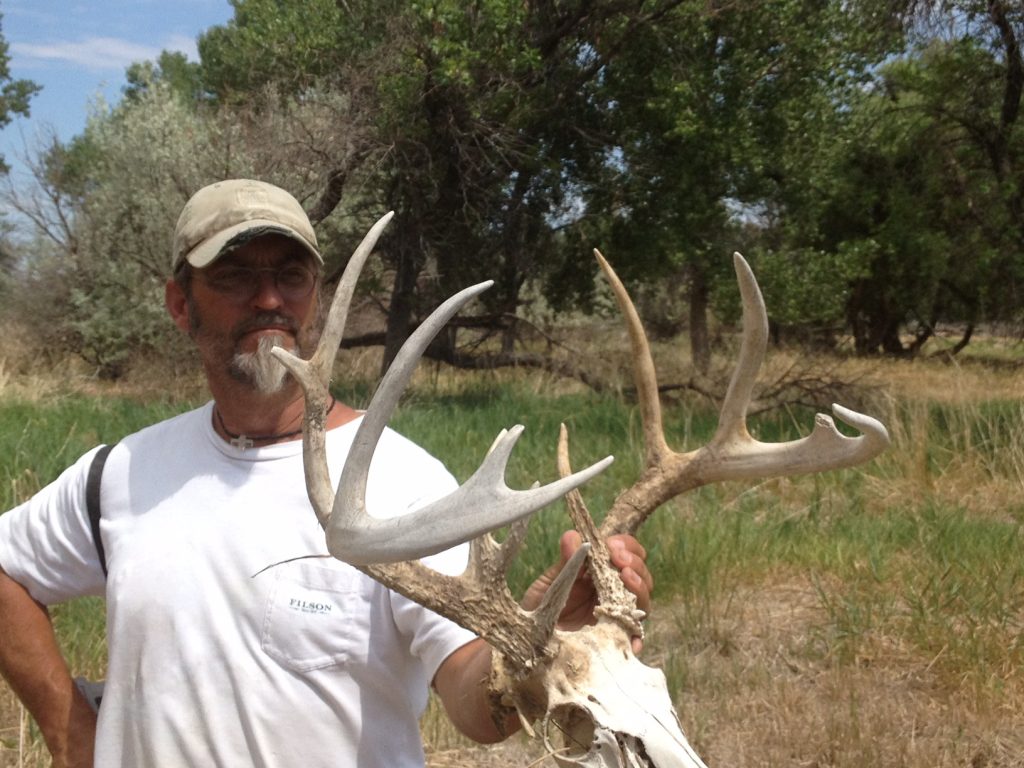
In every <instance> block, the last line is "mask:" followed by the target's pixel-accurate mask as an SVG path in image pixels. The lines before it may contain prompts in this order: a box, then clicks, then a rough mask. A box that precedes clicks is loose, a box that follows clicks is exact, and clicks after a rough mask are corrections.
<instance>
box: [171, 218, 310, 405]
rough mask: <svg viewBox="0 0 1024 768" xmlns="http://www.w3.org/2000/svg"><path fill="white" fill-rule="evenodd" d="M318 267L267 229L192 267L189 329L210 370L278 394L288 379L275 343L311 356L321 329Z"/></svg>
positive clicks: (299, 249)
mask: <svg viewBox="0 0 1024 768" xmlns="http://www.w3.org/2000/svg"><path fill="white" fill-rule="evenodd" d="M316 276H317V267H316V264H315V262H314V260H313V258H312V257H311V256H310V255H309V254H308V253H307V252H306V251H305V249H303V248H302V246H300V245H299V244H298V243H296V242H295V241H294V240H291V239H290V238H287V237H284V236H283V235H264V236H262V237H258V238H255V239H253V240H250V241H249V242H248V243H246V244H245V245H243V246H241V247H240V248H238V249H237V250H235V251H233V252H232V253H230V254H226V255H225V256H222V257H221V258H219V259H218V260H217V261H215V262H214V263H213V264H211V265H210V266H209V267H207V268H206V269H197V270H194V271H193V273H192V279H191V287H190V290H189V291H187V295H186V300H187V311H188V330H189V333H190V335H191V336H192V338H193V339H194V340H195V342H196V345H197V347H198V348H199V354H200V356H201V357H202V359H203V364H204V365H205V366H206V368H207V370H208V371H211V372H217V371H223V372H226V373H227V374H228V375H229V376H230V377H231V378H232V379H234V380H235V381H239V382H242V383H244V384H248V385H250V386H251V387H253V388H254V389H255V390H257V391H259V392H262V393H265V394H272V393H274V392H277V391H279V390H280V389H281V388H283V387H284V385H285V383H286V382H287V381H289V380H290V379H289V377H288V374H287V371H286V369H285V368H284V366H282V365H281V364H280V363H279V362H278V361H277V360H276V359H275V358H274V356H273V355H271V354H270V350H271V349H272V348H273V347H275V346H280V347H283V348H285V349H288V350H291V351H296V352H297V353H298V354H300V355H301V356H303V357H308V356H309V354H310V353H311V351H312V349H313V347H314V346H315V344H316V340H317V338H318V336H319V332H320V323H319V313H318V302H317V283H318V280H317V277H316Z"/></svg>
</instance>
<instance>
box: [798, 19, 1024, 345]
mask: <svg viewBox="0 0 1024 768" xmlns="http://www.w3.org/2000/svg"><path fill="white" fill-rule="evenodd" d="M944 10H946V11H948V12H949V14H948V15H947V16H944V17H943V18H944V19H946V20H947V21H945V22H943V24H945V25H943V24H939V23H938V22H937V21H936V20H935V18H934V17H930V16H920V15H919V16H916V17H914V19H915V22H914V24H913V25H912V26H911V30H910V34H911V37H910V43H909V45H908V47H907V50H906V51H905V52H904V53H903V54H902V55H901V56H898V57H893V59H892V60H890V61H889V62H887V63H886V64H885V66H883V67H880V68H879V69H878V70H877V73H876V75H877V76H876V78H875V80H874V83H873V85H872V87H871V88H868V89H865V90H864V91H863V92H862V93H861V94H860V95H859V96H858V97H857V98H855V99H853V100H851V101H850V102H848V104H847V106H848V108H847V109H846V110H845V111H844V113H843V115H842V120H841V121H839V122H837V123H836V125H835V128H834V130H833V131H831V132H830V136H831V137H833V139H834V140H832V141H830V142H829V144H828V145H827V146H823V145H821V144H820V143H818V144H816V145H815V149H816V150H817V151H818V156H817V157H816V158H813V159H806V160H805V162H804V165H803V166H802V167H803V170H804V172H803V174H802V175H803V178H804V179H806V180H808V181H809V183H808V184H807V186H806V189H807V191H806V192H804V191H803V190H802V189H799V188H790V189H789V190H787V199H786V204H785V206H786V207H785V209H786V211H787V213H788V216H789V220H788V221H787V223H786V225H785V226H784V227H782V228H780V229H781V230H784V232H781V233H780V235H779V237H780V240H779V245H780V247H781V248H783V249H785V248H795V249H798V250H799V249H801V248H804V249H808V248H809V249H811V250H813V251H815V252H818V253H821V254H825V255H826V256H827V257H828V258H836V257H841V258H844V259H847V260H848V263H850V265H851V269H850V270H848V271H847V273H846V277H847V278H848V279H849V282H848V290H847V291H846V292H845V301H846V319H847V324H848V328H849V330H850V331H851V332H852V334H853V338H854V343H855V347H856V349H857V351H858V352H860V353H862V354H876V353H884V354H890V355H899V356H909V355H915V354H917V353H918V352H919V351H920V350H921V349H922V348H923V346H924V344H925V342H927V341H928V340H929V339H930V338H931V337H932V336H933V335H934V333H935V329H936V326H937V324H938V323H939V322H943V321H944V322H957V323H962V324H963V327H964V333H963V335H962V337H961V340H960V342H959V343H958V344H957V345H956V346H955V347H954V348H953V352H956V351H958V350H959V349H962V348H963V346H965V345H966V344H967V343H968V341H969V340H970V338H971V334H972V332H973V330H974V328H975V327H976V325H977V323H979V322H981V321H982V320H985V319H990V320H993V319H1012V318H1015V317H1019V313H1020V310H1021V296H1020V289H1021V279H1022V276H1024V273H1022V271H1024V263H1022V260H1021V258H1020V253H1021V245H1022V240H1021V233H1022V228H1021V218H1020V213H1021V209H1020V206H1021V194H1022V187H1021V184H1022V179H1021V165H1020V163H1021V151H1022V149H1024V144H1022V141H1024V136H1022V132H1021V129H1020V126H1019V124H1018V122H1019V121H1018V115H1019V108H1020V99H1021V90H1022V81H1024V68H1022V64H1021V55H1020V49H1019V44H1018V42H1017V41H1018V39H1019V34H1020V31H1021V24H1022V21H1024V14H1022V13H1021V12H1020V10H1019V9H1015V10H1014V11H1013V12H1012V13H1011V12H1010V10H1009V9H1008V8H1007V7H1005V6H1003V5H1002V4H1001V3H1000V2H998V0H993V2H989V3H986V4H983V5H981V4H976V3H956V4H953V3H951V4H947V6H945V8H944ZM908 331H909V335H908V333H907V332H908Z"/></svg>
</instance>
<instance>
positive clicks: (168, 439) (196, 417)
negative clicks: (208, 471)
mask: <svg viewBox="0 0 1024 768" xmlns="http://www.w3.org/2000/svg"><path fill="white" fill-rule="evenodd" d="M210 408H211V405H210V403H206V404H204V405H201V406H199V407H198V408H193V409H191V410H188V411H184V412H183V413H178V414H175V415H173V416H170V417H168V418H166V419H164V420H163V421H158V422H156V423H154V424H150V425H149V426H146V427H143V428H142V429H140V430H138V431H137V432H133V433H131V434H129V435H126V436H125V437H123V438H122V439H121V440H120V441H119V443H120V444H121V445H123V446H125V447H126V448H129V449H130V450H131V451H132V452H133V453H134V452H135V451H137V450H142V449H145V448H147V447H149V446H154V447H157V448H159V449H160V450H161V451H166V450H167V449H168V448H172V447H181V446H182V445H183V444H189V443H194V441H195V440H196V439H198V438H200V437H201V436H202V435H203V434H204V425H206V424H207V423H208V422H209V418H210V415H209V414H210Z"/></svg>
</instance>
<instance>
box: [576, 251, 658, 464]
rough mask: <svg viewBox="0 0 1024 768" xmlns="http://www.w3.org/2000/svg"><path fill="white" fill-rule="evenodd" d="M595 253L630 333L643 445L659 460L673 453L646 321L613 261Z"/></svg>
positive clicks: (653, 459)
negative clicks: (638, 311) (644, 325)
mask: <svg viewBox="0 0 1024 768" xmlns="http://www.w3.org/2000/svg"><path fill="white" fill-rule="evenodd" d="M594 256H595V257H596V258H597V263H598V264H600V266H601V271H603V272H604V275H605V279H607V280H608V284H609V285H610V286H611V289H612V293H613V294H614V296H615V302H616V303H617V304H618V305H619V311H620V312H621V313H622V318H623V320H625V322H626V330H627V331H628V333H629V347H630V350H631V352H632V360H633V379H634V383H635V384H636V394H637V402H638V405H639V407H640V420H641V421H642V422H643V429H644V449H645V453H646V458H647V463H648V464H650V463H652V462H656V461H659V460H660V458H661V457H664V456H666V455H668V454H671V453H672V451H671V450H670V449H669V447H668V444H667V443H666V442H665V432H664V428H663V427H662V421H661V400H660V399H659V397H658V374H657V372H656V371H655V368H654V359H653V358H652V357H651V347H650V345H649V344H648V343H647V334H646V333H644V328H643V324H642V323H641V322H640V315H639V314H638V313H637V311H636V307H635V306H634V305H633V301H632V300H631V299H630V298H629V293H628V292H627V291H626V287H625V286H624V285H623V284H622V281H621V280H619V276H618V275H617V274H615V270H614V269H612V267H611V264H609V263H608V261H607V260H606V259H605V257H604V256H602V255H601V252H600V251H599V250H597V248H595V249H594Z"/></svg>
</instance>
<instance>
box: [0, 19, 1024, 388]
mask: <svg viewBox="0 0 1024 768" xmlns="http://www.w3.org/2000/svg"><path fill="white" fill-rule="evenodd" d="M232 5H233V6H234V18H233V19H231V20H230V21H229V22H228V23H227V24H226V25H224V26H215V27H212V28H210V29H209V30H207V31H206V32H205V33H204V34H203V35H202V36H201V37H200V39H199V44H198V49H199V53H200V60H199V61H198V62H191V61H188V60H186V59H185V57H184V56H183V55H182V54H180V53H171V52H165V53H163V54H162V55H161V56H160V57H159V58H158V60H157V61H148V62H138V63H136V64H133V65H132V66H131V67H130V68H129V70H128V73H127V74H128V78H127V79H128V85H127V87H126V88H125V92H124V96H123V98H122V99H121V101H120V102H119V103H118V104H117V105H115V106H112V107H108V106H105V105H102V104H97V105H95V109H94V112H93V115H92V117H91V119H90V120H89V123H88V125H87V127H86V129H85V130H84V131H83V132H82V133H81V134H80V135H78V136H75V137H74V138H73V139H71V140H70V141H68V142H66V143H64V142H61V141H58V140H56V138H54V139H52V140H50V141H48V142H44V143H43V144H42V145H41V146H37V147H35V148H34V149H33V150H32V151H31V152H30V157H29V161H30V167H31V168H32V171H33V175H34V183H33V184H32V185H29V186H27V187H26V186H17V185H15V184H14V183H13V182H12V181H10V180H8V181H7V183H6V185H5V188H4V190H3V195H4V198H5V200H6V203H7V204H8V205H9V206H10V207H11V209H13V210H15V211H18V212H19V213H20V220H21V221H22V222H24V221H26V220H27V221H29V222H31V226H30V227H28V228H26V227H24V226H22V227H20V228H15V227H14V226H13V220H12V219H10V218H9V219H8V220H7V221H6V222H5V225H4V227H3V235H2V243H0V306H2V308H3V309H2V311H3V313H4V315H5V317H4V318H3V319H4V322H5V323H8V324H10V323H21V324H22V325H27V326H28V327H30V328H31V329H32V333H33V335H34V336H35V337H36V338H37V339H38V343H39V346H40V348H41V349H46V350H55V351H57V352H63V353H68V352H70V353H74V354H77V355H80V356H82V357H83V358H85V359H86V360H87V361H89V362H90V363H91V364H93V365H95V366H96V368H97V370H98V371H99V372H100V373H101V374H102V375H104V376H107V377H118V376H121V375H123V374H124V373H125V372H126V371H127V370H129V369H130V367H131V366H132V365H133V364H134V363H135V362H137V361H138V360H139V359H142V358H145V357H146V355H147V354H149V355H153V354H169V352H168V350H171V351H172V352H173V350H174V349H176V347H175V343H176V342H175V339H174V331H173V328H172V326H171V324H170V323H168V322H167V321H166V317H165V314H164V310H163V299H162V296H163V282H164V280H165V279H166V276H167V272H168V263H169V255H168V251H169V240H170V233H171V231H172V229H173V226H174V222H175V220H176V218H177V215H178V212H179V211H180V209H181V206H182V205H183V204H184V202H185V200H186V199H187V198H188V197H189V196H190V194H191V193H192V192H194V191H195V190H196V189H198V188H199V187H200V186H202V185H204V184H206V183H209V182H212V181H214V180H217V179H221V178H225V177H233V176H250V177H257V178H261V179H265V180H267V181H271V182H274V183H277V184H279V185H281V186H283V187H285V188H287V189H289V190H290V191H292V192H293V193H294V194H296V196H297V197H298V198H299V199H300V200H301V201H302V202H303V204H304V205H305V206H306V208H307V210H308V211H309V212H310V215H311V218H312V219H313V220H314V222H315V223H316V225H317V229H318V232H319V233H320V236H321V238H322V244H323V247H324V252H325V255H326V257H327V260H328V266H329V270H330V274H332V275H335V274H336V273H337V271H338V270H340V268H341V267H342V266H343V265H344V262H345V260H346V259H347V257H348V254H349V253H350V252H351V249H352V247H353V246H354V244H355V243H356V242H357V241H358V238H359V237H360V236H361V234H362V233H363V232H364V231H365V229H366V228H367V227H368V226H369V225H370V224H371V223H372V222H373V221H374V220H375V219H376V218H377V217H378V216H379V215H381V214H382V213H383V212H385V211H387V210H389V209H394V210H395V211H396V212H397V213H396V216H395V219H394V221H393V222H392V224H391V225H390V227H389V229H388V231H387V233H386V235H385V238H384V240H383V242H382V244H381V247H380V253H381V256H382V262H381V263H380V264H379V265H378V266H377V268H376V272H374V273H373V274H371V275H370V276H369V277H368V278H367V279H365V280H364V286H363V290H364V293H365V297H366V301H367V302H368V303H370V304H372V305H375V306H376V307H377V309H378V310H379V314H380V317H381V318H382V320H381V322H380V324H379V327H369V328H367V329H364V330H365V332H362V333H359V334H357V335H356V336H355V337H353V338H350V339H349V340H347V341H346V344H377V345H383V347H384V350H385V354H384V362H385V364H386V363H387V361H389V360H390V359H391V357H392V356H393V355H394V353H395V351H396V350H397V348H398V345H399V344H400V343H401V341H402V340H404V338H405V337H406V336H407V335H408V334H409V333H410V331H411V329H412V328H414V327H415V326H416V324H417V323H418V322H419V321H420V319H421V318H422V317H423V316H424V315H425V313H426V311H428V310H429V309H430V308H431V307H432V306H434V305H436V304H437V303H438V301H439V300H441V299H442V298H444V297H445V296H447V295H449V294H450V293H452V292H454V291H455V290H458V289H460V288H462V287H464V286H466V285H468V284H470V283H473V282H477V281H480V280H483V279H488V278H493V279H494V280H496V286H495V287H494V288H493V289H492V290H491V291H489V292H487V293H486V294H485V296H484V298H483V300H482V301H481V302H480V303H478V304H477V305H476V307H475V309H474V311H473V312H471V313H470V314H469V315H468V316H465V317H463V318H462V319H461V320H460V321H459V326H458V327H453V328H452V329H451V330H450V331H449V332H447V333H446V334H445V335H444V336H443V338H442V339H441V340H440V341H439V342H438V343H437V344H435V346H434V347H433V348H432V349H431V351H430V352H429V356H432V357H434V358H435V359H440V360H445V361H447V362H450V363H452V364H455V365H460V366H466V367H480V366H496V365H508V364H518V365H534V366H548V367H553V366H555V363H554V362H553V356H552V355H550V354H548V352H549V348H548V347H546V346H545V344H544V343H539V340H541V341H542V340H543V339H544V338H545V337H544V332H546V331H547V330H548V329H550V328H551V327H555V325H556V324H557V322H558V321H559V320H560V319H561V318H564V317H565V316H566V315H567V314H568V313H577V312H579V311H594V310H595V309H597V310H600V309H602V308H603V307H604V306H605V304H604V301H605V298H604V296H603V294H602V293H601V291H600V290H599V289H597V288H595V277H596V269H595V267H594V263H593V260H592V258H591V256H590V250H591V248H592V247H594V246H598V247H600V248H601V250H602V251H603V252H604V253H605V255H606V256H608V257H609V258H610V260H611V261H612V263H613V264H614V265H615V267H616V269H617V270H618V271H619V272H620V274H621V275H622V276H623V278H624V279H625V281H626V282H627V284H628V285H629V286H630V287H631V290H632V291H633V292H634V294H635V295H636V296H637V300H638V303H639V305H640V308H641V313H642V315H643V316H644V319H645V321H646V323H647V326H648V328H649V331H650V332H652V333H654V334H664V335H672V334H677V333H680V332H684V331H685V332H686V333H688V334H689V338H690V342H691V347H692V350H693V356H694V361H695V365H696V367H697V369H698V370H702V369H704V368H706V367H707V365H708V361H709V349H710V336H711V334H712V333H713V328H714V327H715V324H716V322H717V321H724V322H728V321H730V320H731V319H734V318H735V315H736V312H737V306H738V302H737V297H736V295H735V286H734V281H733V278H732V276H731V259H730V258H729V256H730V254H731V252H732V251H733V250H739V251H741V252H742V253H744V255H745V256H747V257H748V259H749V260H750V261H751V263H752V265H753V267H754V269H755V272H756V273H757V274H758V277H759V280H760V282H761V285H762V288H763V289H764V292H765V294H766V300H767V305H768V307H769V312H770V313H771V322H772V327H773V332H774V336H775V339H776V340H777V341H786V340H797V341H799V342H801V343H807V342H813V343H814V344H816V345H818V346H820V347H824V348H827V349H836V348H842V349H844V350H849V351H853V352H854V353H856V354H859V355H889V356H914V355H917V354H921V353H922V350H923V349H926V346H925V345H926V343H927V342H929V340H931V339H933V337H934V335H935V334H936V330H937V328H939V327H940V326H941V327H945V328H955V329H956V330H957V333H958V334H959V337H958V341H956V343H950V344H946V346H945V347H944V348H943V352H944V353H946V354H956V353H958V352H959V351H960V350H961V349H962V348H963V347H964V346H965V345H967V344H968V343H969V342H970V340H971V337H972V334H973V333H974V331H975V329H977V328H978V327H979V326H981V325H982V324H995V323H998V324H1001V327H1003V328H1009V329H1011V332H1012V333H1019V328H1020V324H1021V320H1022V318H1024V312H1022V307H1024V296H1022V295H1021V287H1022V277H1024V256H1022V243H1024V217H1022V196H1024V183H1022V182H1024V179H1022V171H1024V169H1022V152H1024V131H1022V129H1021V125H1020V120H1019V114H1020V104H1021V93H1022V88H1024V63H1022V55H1021V50H1020V37H1021V34H1022V31H1024V10H1022V8H1021V6H1020V5H1019V4H1015V3H1013V4H1011V3H1009V2H1006V0H990V1H988V2H985V1H970V0H961V1H958V2H939V3H935V2H932V3H922V2H915V1H914V0H850V1H848V2H832V1H829V0H818V1H815V0H770V1H761V2H759V1H757V0H749V1H745V0H527V1H526V2H523V1H522V0H518V1H510V0H478V1H477V2H469V3H466V2H461V1H460V2H454V1H452V0H432V1H428V2H408V1H407V0H401V1H395V0H373V2H369V1H367V0H233V2H232ZM7 63H8V56H7V50H6V45H3V47H2V48H0V86H2V92H0V123H2V122H3V121H6V120H9V119H10V117H11V115H13V114H21V113H24V112H25V111H26V110H27V109H28V108H29V106H30V99H31V96H32V94H33V92H34V89H35V86H34V85H33V84H32V83H29V82H27V81H23V80H12V78H11V77H10V74H9V70H8V67H7ZM484 341H486V342H487V343H482V342H484ZM927 349H931V350H934V349H935V346H934V345H932V346H931V347H927Z"/></svg>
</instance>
